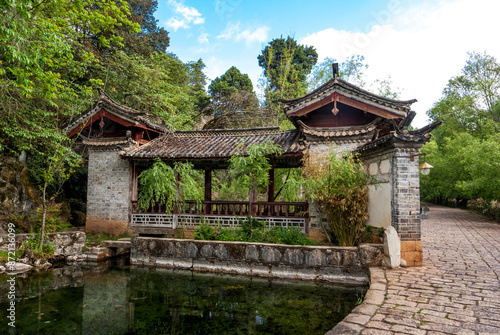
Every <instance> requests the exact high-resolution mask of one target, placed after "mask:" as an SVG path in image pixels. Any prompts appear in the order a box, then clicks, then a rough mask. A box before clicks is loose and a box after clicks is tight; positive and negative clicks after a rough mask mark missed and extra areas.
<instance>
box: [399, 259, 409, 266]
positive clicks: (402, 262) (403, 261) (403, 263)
mask: <svg viewBox="0 0 500 335" xmlns="http://www.w3.org/2000/svg"><path fill="white" fill-rule="evenodd" d="M401 266H402V267H404V268H405V267H407V266H408V264H406V261H405V260H404V259H402V258H401Z"/></svg>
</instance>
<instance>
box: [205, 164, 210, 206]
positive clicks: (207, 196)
mask: <svg viewBox="0 0 500 335" xmlns="http://www.w3.org/2000/svg"><path fill="white" fill-rule="evenodd" d="M205 201H212V170H211V169H210V168H205Z"/></svg>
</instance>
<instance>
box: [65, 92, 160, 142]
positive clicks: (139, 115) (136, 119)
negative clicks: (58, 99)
mask: <svg viewBox="0 0 500 335" xmlns="http://www.w3.org/2000/svg"><path fill="white" fill-rule="evenodd" d="M98 91H99V99H98V100H97V102H96V103H95V104H94V105H93V106H92V107H90V108H89V109H87V110H86V111H85V112H83V113H82V114H81V115H80V116H79V117H78V118H77V119H76V120H75V121H73V122H72V123H70V124H69V125H68V126H67V127H66V129H65V132H67V133H69V132H71V131H72V130H73V129H75V128H76V127H78V126H79V125H81V124H82V123H85V122H86V121H87V120H88V119H89V118H90V117H91V116H93V115H94V114H96V113H98V112H99V111H100V110H101V109H102V108H104V109H105V110H106V111H107V112H109V113H112V114H115V115H117V116H119V117H121V118H123V119H125V120H127V121H129V122H131V123H135V124H141V125H143V126H146V127H148V128H151V129H154V130H156V131H159V132H162V133H166V132H168V129H167V127H166V125H165V124H164V123H163V121H162V120H161V119H160V118H159V117H158V116H155V115H151V114H148V113H146V112H141V111H138V110H135V109H133V108H130V107H127V106H124V105H121V104H119V103H117V102H116V101H114V100H113V99H111V97H109V95H107V94H106V93H105V92H104V91H103V90H101V89H98Z"/></svg>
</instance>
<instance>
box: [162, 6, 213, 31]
mask: <svg viewBox="0 0 500 335" xmlns="http://www.w3.org/2000/svg"><path fill="white" fill-rule="evenodd" d="M168 4H169V5H170V6H171V7H172V8H173V10H174V13H176V16H174V17H171V18H170V19H168V20H167V22H165V25H166V26H167V27H170V28H172V29H173V30H174V31H177V29H179V28H185V29H186V28H189V27H190V24H191V23H192V24H195V25H200V24H203V23H204V22H205V18H204V17H203V16H202V15H201V14H200V12H198V10H197V9H196V8H194V7H188V6H185V5H184V4H182V3H181V2H177V1H175V0H169V2H168Z"/></svg>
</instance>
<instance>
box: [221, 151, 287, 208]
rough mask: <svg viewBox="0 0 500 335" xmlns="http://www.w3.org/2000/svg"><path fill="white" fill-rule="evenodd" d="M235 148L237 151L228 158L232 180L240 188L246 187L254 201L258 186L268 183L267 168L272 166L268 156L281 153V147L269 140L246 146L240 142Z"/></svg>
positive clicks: (251, 199)
mask: <svg viewBox="0 0 500 335" xmlns="http://www.w3.org/2000/svg"><path fill="white" fill-rule="evenodd" d="M237 150H238V153H237V154H235V155H233V156H232V157H231V158H230V159H229V163H230V165H229V169H230V170H231V173H232V176H233V177H234V182H235V183H237V184H238V185H239V186H240V187H241V188H243V189H248V190H249V198H250V201H251V202H255V201H256V199H257V192H258V190H259V188H263V187H267V186H268V184H269V170H270V169H271V168H272V166H271V164H270V163H269V158H268V156H270V155H276V156H279V155H281V148H280V146H279V145H277V144H275V143H273V142H271V141H266V142H264V143H258V144H251V145H248V146H247V145H246V144H245V142H241V143H240V144H239V145H238V149H237Z"/></svg>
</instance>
